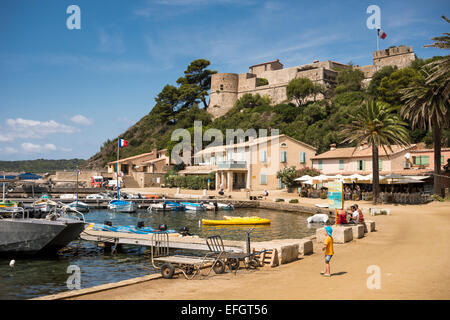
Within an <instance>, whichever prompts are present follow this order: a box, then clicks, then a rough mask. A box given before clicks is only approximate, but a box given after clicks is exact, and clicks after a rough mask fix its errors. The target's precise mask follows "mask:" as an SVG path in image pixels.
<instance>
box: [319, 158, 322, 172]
mask: <svg viewBox="0 0 450 320" xmlns="http://www.w3.org/2000/svg"><path fill="white" fill-rule="evenodd" d="M319 170H322V160H319Z"/></svg>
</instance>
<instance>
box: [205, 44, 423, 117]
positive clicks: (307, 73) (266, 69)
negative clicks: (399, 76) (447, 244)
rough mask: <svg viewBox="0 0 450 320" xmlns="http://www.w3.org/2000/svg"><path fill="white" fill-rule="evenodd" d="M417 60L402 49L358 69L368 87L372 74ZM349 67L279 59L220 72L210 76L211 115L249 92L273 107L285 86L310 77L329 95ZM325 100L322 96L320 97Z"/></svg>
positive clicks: (386, 52)
mask: <svg viewBox="0 0 450 320" xmlns="http://www.w3.org/2000/svg"><path fill="white" fill-rule="evenodd" d="M414 60H415V54H414V51H413V49H412V47H411V46H410V47H406V46H399V47H392V48H389V49H384V50H379V51H375V52H374V53H373V64H372V65H368V66H362V67H360V66H355V67H356V68H358V69H360V70H361V71H362V72H363V73H364V76H365V79H364V81H363V83H364V84H365V85H367V84H368V83H369V82H370V80H371V78H372V76H373V74H374V73H375V72H376V71H378V70H379V69H381V68H382V67H384V66H388V65H392V66H397V67H398V68H404V67H407V66H409V65H410V63H411V62H412V61H414ZM346 67H348V65H346V64H343V63H339V62H335V61H330V60H326V61H318V60H316V61H314V62H313V63H311V64H305V65H301V66H296V67H290V68H283V64H282V63H281V62H280V61H279V60H275V61H270V62H265V63H261V64H257V65H253V66H250V67H249V72H246V73H240V74H236V73H217V74H214V75H212V77H211V94H210V101H209V107H208V112H209V113H211V114H212V115H213V116H214V117H219V116H222V115H224V114H225V113H227V112H228V111H229V110H230V109H231V108H233V106H234V104H235V102H236V101H237V100H238V99H239V98H240V97H242V96H243V95H244V94H246V93H250V94H257V93H258V94H260V95H261V96H263V95H268V96H269V97H270V98H271V101H272V103H273V104H277V103H281V102H283V101H286V100H287V97H286V87H287V85H288V83H289V81H291V80H292V79H295V78H308V79H310V80H311V81H313V82H316V83H320V84H322V85H324V86H325V87H326V88H327V89H329V90H328V91H327V92H326V93H325V96H327V95H328V94H329V93H330V92H331V90H332V89H333V88H334V87H335V85H336V78H337V74H338V70H339V69H341V68H346ZM258 79H266V80H267V81H268V84H265V85H260V86H258ZM317 98H318V99H322V98H323V96H318V97H317Z"/></svg>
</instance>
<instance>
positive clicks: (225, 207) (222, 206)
mask: <svg viewBox="0 0 450 320" xmlns="http://www.w3.org/2000/svg"><path fill="white" fill-rule="evenodd" d="M210 204H212V205H214V203H213V202H210ZM217 207H218V208H219V209H220V210H234V206H233V204H231V203H226V204H225V203H217Z"/></svg>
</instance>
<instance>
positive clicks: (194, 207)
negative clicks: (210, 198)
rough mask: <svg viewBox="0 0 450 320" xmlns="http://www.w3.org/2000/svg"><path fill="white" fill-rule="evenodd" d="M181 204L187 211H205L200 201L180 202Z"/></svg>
mask: <svg viewBox="0 0 450 320" xmlns="http://www.w3.org/2000/svg"><path fill="white" fill-rule="evenodd" d="M181 204H182V205H183V206H184V207H185V208H186V210H189V211H205V210H206V207H205V206H204V205H203V204H202V203H193V202H181Z"/></svg>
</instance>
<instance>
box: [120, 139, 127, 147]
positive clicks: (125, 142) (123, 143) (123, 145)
mask: <svg viewBox="0 0 450 320" xmlns="http://www.w3.org/2000/svg"><path fill="white" fill-rule="evenodd" d="M127 145H128V141H127V140H124V139H119V148H122V147H126V146H127Z"/></svg>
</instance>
